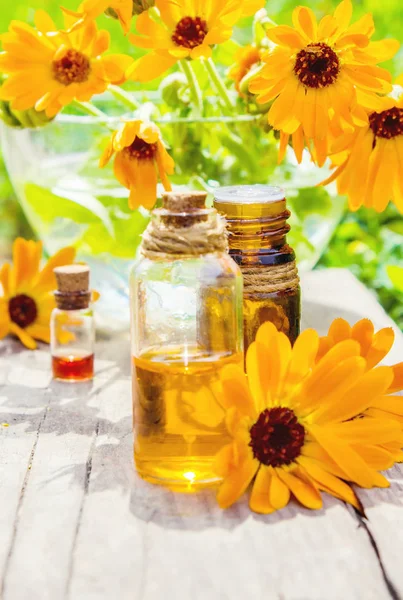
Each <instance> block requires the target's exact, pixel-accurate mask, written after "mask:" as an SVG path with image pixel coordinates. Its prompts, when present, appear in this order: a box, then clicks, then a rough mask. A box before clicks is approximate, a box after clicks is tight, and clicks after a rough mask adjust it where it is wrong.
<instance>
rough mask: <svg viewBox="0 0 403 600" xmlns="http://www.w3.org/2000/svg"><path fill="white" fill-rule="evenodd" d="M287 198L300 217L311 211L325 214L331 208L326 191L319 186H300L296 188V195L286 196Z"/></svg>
mask: <svg viewBox="0 0 403 600" xmlns="http://www.w3.org/2000/svg"><path fill="white" fill-rule="evenodd" d="M288 199H289V201H290V204H291V205H292V207H293V209H294V211H295V212H296V213H297V215H298V216H299V217H300V218H301V219H304V218H305V217H307V216H308V215H310V214H312V213H316V214H319V215H326V214H327V213H329V212H330V210H331V209H332V201H331V199H330V196H329V194H328V192H327V191H326V190H325V189H323V188H320V187H310V188H302V189H300V190H298V195H297V196H294V197H290V196H288Z"/></svg>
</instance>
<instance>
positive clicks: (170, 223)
mask: <svg viewBox="0 0 403 600" xmlns="http://www.w3.org/2000/svg"><path fill="white" fill-rule="evenodd" d="M208 212H210V215H209V216H214V217H215V218H213V219H210V218H204V217H201V216H199V215H197V214H189V215H184V214H182V215H176V216H175V215H173V214H172V215H167V214H166V213H164V212H160V213H158V212H157V211H155V213H157V216H159V215H161V214H162V215H163V217H162V218H160V219H158V218H157V219H153V220H152V221H151V222H150V224H149V225H148V227H147V229H146V230H145V232H144V234H143V241H142V244H141V254H142V255H143V256H144V257H145V258H149V259H151V260H161V259H173V258H175V257H183V256H201V255H204V254H210V253H215V252H227V251H228V234H227V229H226V223H225V219H224V218H223V217H221V216H219V215H218V214H214V212H215V211H214V212H213V211H208Z"/></svg>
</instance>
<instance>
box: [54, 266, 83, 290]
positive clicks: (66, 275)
mask: <svg viewBox="0 0 403 600" xmlns="http://www.w3.org/2000/svg"><path fill="white" fill-rule="evenodd" d="M53 272H54V274H55V275H56V281H57V289H58V290H59V292H61V293H62V294H73V293H77V292H88V290H89V289H90V268H89V267H88V266H87V265H66V266H65V267H56V268H55V269H53Z"/></svg>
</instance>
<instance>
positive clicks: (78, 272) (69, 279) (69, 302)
mask: <svg viewBox="0 0 403 600" xmlns="http://www.w3.org/2000/svg"><path fill="white" fill-rule="evenodd" d="M54 273H55V275H56V281H57V288H58V289H57V291H56V292H55V299H56V304H57V308H55V309H54V310H53V312H52V317H51V354H52V369H53V377H54V378H55V379H58V380H61V381H73V382H74V381H87V380H89V379H92V378H93V376H94V344H95V327H94V317H93V312H92V308H91V306H90V301H91V291H90V289H89V276H90V270H89V267H87V266H85V265H68V266H65V267H57V268H56V269H54Z"/></svg>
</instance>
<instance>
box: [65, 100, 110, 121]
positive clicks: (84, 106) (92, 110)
mask: <svg viewBox="0 0 403 600" xmlns="http://www.w3.org/2000/svg"><path fill="white" fill-rule="evenodd" d="M71 106H74V107H75V108H77V109H78V110H81V111H82V112H83V113H86V114H87V115H91V117H101V118H102V119H104V120H105V121H107V120H108V116H107V115H106V114H105V113H104V112H103V111H102V110H100V109H99V108H97V107H96V106H94V105H93V104H91V102H80V101H79V100H73V102H72V103H71Z"/></svg>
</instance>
